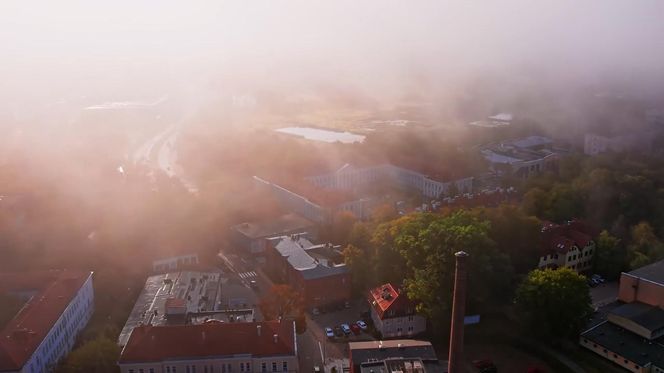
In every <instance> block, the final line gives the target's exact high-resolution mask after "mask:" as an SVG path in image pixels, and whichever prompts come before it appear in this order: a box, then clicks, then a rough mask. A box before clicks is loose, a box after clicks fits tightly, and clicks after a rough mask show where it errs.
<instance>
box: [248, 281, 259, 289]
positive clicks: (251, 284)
mask: <svg viewBox="0 0 664 373" xmlns="http://www.w3.org/2000/svg"><path fill="white" fill-rule="evenodd" d="M249 286H250V287H251V288H252V289H254V290H258V282H256V280H251V281H249Z"/></svg>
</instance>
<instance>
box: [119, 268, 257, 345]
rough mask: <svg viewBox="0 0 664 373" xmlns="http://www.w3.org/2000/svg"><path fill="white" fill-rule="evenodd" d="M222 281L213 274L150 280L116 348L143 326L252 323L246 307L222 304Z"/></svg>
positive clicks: (173, 274)
mask: <svg viewBox="0 0 664 373" xmlns="http://www.w3.org/2000/svg"><path fill="white" fill-rule="evenodd" d="M224 281H225V279H223V278H222V277H221V274H219V273H216V272H192V271H182V272H170V273H165V274H161V275H155V276H150V277H149V278H148V279H147V280H146V281H145V286H144V288H143V290H142V291H141V294H140V295H139V296H138V299H137V300H136V302H135V303H134V307H133V309H132V311H131V313H130V314H129V318H128V319H127V322H126V323H125V325H124V327H123V328H122V331H121V332H120V336H119V337H118V344H119V345H120V346H124V345H125V344H126V343H127V340H128V339H129V336H130V335H131V331H132V330H133V329H135V328H137V327H139V326H143V325H152V326H158V325H184V324H196V323H204V322H206V321H209V320H219V321H225V322H236V321H242V322H249V321H254V310H253V309H252V308H250V307H249V305H247V304H241V303H240V304H238V303H237V302H233V300H232V299H227V301H228V302H229V303H223V302H222V291H221V288H222V284H223V282H224ZM245 302H246V301H245Z"/></svg>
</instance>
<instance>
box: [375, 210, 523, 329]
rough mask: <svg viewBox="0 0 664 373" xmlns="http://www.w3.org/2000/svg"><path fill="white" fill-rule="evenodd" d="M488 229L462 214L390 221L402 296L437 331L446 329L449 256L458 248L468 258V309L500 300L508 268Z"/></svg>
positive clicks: (450, 272)
mask: <svg viewBox="0 0 664 373" xmlns="http://www.w3.org/2000/svg"><path fill="white" fill-rule="evenodd" d="M488 230H489V223H488V222H487V221H482V220H480V219H478V218H476V217H474V216H472V215H471V214H469V213H468V212H465V211H457V212H454V213H452V214H450V215H447V216H442V215H436V214H411V215H408V216H406V217H403V218H401V219H398V220H396V221H394V222H392V224H391V225H390V227H389V229H387V232H388V235H389V236H390V239H389V240H387V241H388V242H392V245H391V246H392V247H393V249H392V250H394V251H396V252H397V253H399V254H400V255H401V257H402V258H403V259H405V263H403V264H405V266H404V269H403V270H402V271H401V275H402V279H403V280H404V283H405V288H406V291H407V294H408V296H409V297H410V298H411V299H414V300H415V301H416V302H417V303H418V306H417V307H418V310H419V311H420V312H422V313H424V314H425V315H427V316H428V317H429V319H430V320H431V321H432V324H433V327H434V330H436V331H437V332H441V331H442V330H444V328H446V327H447V326H448V323H447V320H449V311H450V305H451V295H452V289H453V285H454V284H453V282H454V280H453V276H454V266H455V257H454V253H455V252H457V251H460V250H464V251H466V252H468V253H469V254H470V257H471V259H470V263H469V291H468V294H469V304H470V306H471V307H472V306H477V307H481V306H483V305H486V304H488V303H491V302H492V301H495V300H497V299H499V298H501V297H504V296H505V294H506V292H507V289H508V285H509V283H510V282H511V276H512V269H511V266H510V264H509V259H508V257H507V256H506V255H505V254H502V253H500V252H499V251H498V250H496V248H495V245H494V243H493V241H491V239H490V238H489V236H488ZM383 231H385V230H383ZM403 264H402V265H403ZM439 334H440V333H439Z"/></svg>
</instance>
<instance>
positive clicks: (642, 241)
mask: <svg viewBox="0 0 664 373" xmlns="http://www.w3.org/2000/svg"><path fill="white" fill-rule="evenodd" d="M628 255H629V260H630V268H632V269H635V268H639V267H642V266H644V265H646V264H650V263H653V262H655V261H657V260H660V259H662V258H664V244H663V243H662V241H660V240H659V239H658V238H657V236H656V235H655V232H654V230H653V229H652V226H650V224H649V223H647V222H641V223H639V224H637V225H635V226H633V227H632V229H631V244H630V245H629V247H628Z"/></svg>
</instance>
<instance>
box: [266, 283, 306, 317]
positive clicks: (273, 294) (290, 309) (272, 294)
mask: <svg viewBox="0 0 664 373" xmlns="http://www.w3.org/2000/svg"><path fill="white" fill-rule="evenodd" d="M259 306H260V309H261V312H262V313H263V317H264V318H265V319H266V320H276V319H277V318H279V317H298V316H300V315H301V314H302V313H304V300H303V299H302V295H301V294H300V293H298V292H297V291H296V290H295V289H293V288H292V287H291V286H289V285H273V286H272V288H271V289H270V291H269V292H268V293H267V295H266V296H265V297H264V298H262V299H261V301H260V305H259Z"/></svg>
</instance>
